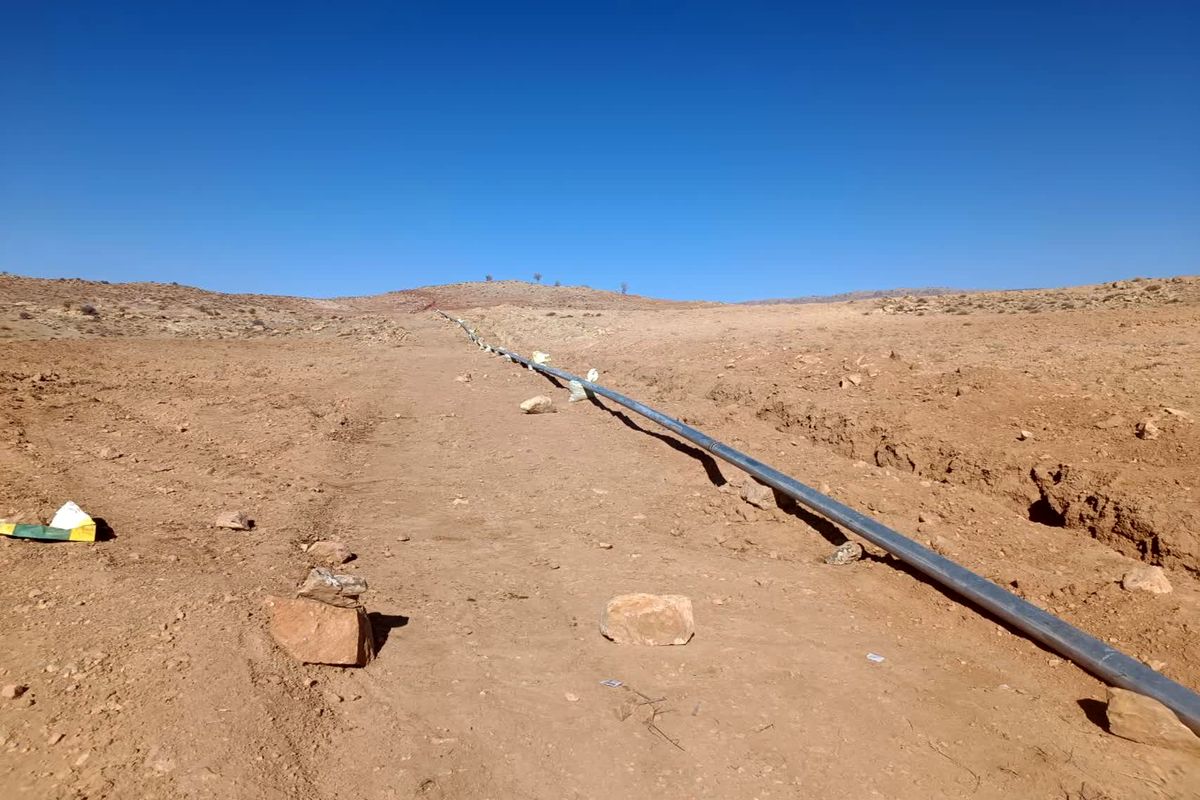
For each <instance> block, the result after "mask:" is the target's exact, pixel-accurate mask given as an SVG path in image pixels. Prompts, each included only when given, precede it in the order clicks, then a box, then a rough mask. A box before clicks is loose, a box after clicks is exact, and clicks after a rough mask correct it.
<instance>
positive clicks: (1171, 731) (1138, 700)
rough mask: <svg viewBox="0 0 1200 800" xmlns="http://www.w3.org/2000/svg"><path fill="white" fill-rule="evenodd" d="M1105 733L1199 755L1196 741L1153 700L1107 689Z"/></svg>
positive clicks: (1119, 690)
mask: <svg viewBox="0 0 1200 800" xmlns="http://www.w3.org/2000/svg"><path fill="white" fill-rule="evenodd" d="M1108 730H1109V732H1110V733H1113V734H1115V735H1117V736H1120V737H1121V738H1122V739H1130V740H1132V741H1135V742H1141V743H1142V744H1149V745H1154V746H1155V747H1169V748H1171V749H1173V750H1183V751H1185V752H1190V753H1195V754H1196V755H1200V737H1197V736H1196V734H1194V733H1192V731H1191V730H1190V729H1189V728H1188V727H1187V726H1186V725H1184V724H1183V723H1182V722H1180V721H1179V718H1178V717H1177V716H1175V712H1173V711H1172V710H1171V709H1169V708H1167V707H1166V706H1164V705H1163V704H1162V703H1160V702H1158V701H1157V700H1155V699H1153V698H1150V697H1146V696H1145V695H1140V694H1138V693H1137V692H1130V691H1128V690H1126V689H1117V688H1116V687H1112V686H1110V687H1109V688H1108Z"/></svg>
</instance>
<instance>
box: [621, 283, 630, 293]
mask: <svg viewBox="0 0 1200 800" xmlns="http://www.w3.org/2000/svg"><path fill="white" fill-rule="evenodd" d="M621 294H629V284H628V283H626V282H625V281H621Z"/></svg>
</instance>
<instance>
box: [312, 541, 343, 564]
mask: <svg viewBox="0 0 1200 800" xmlns="http://www.w3.org/2000/svg"><path fill="white" fill-rule="evenodd" d="M304 552H305V554H307V555H308V558H309V560H310V561H315V562H317V563H319V564H328V565H329V566H331V567H336V566H337V565H338V564H345V563H346V562H347V561H349V560H350V559H352V558H354V553H351V552H350V548H349V547H347V546H346V545H344V544H342V543H341V542H339V541H336V540H334V539H326V540H323V541H320V542H313V543H312V544H310V545H309V546H308V549H307V550H305V551H304Z"/></svg>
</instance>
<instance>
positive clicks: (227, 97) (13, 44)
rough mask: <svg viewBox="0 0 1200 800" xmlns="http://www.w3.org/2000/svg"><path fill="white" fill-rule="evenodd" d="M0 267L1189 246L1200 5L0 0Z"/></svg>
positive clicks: (932, 259)
mask: <svg viewBox="0 0 1200 800" xmlns="http://www.w3.org/2000/svg"><path fill="white" fill-rule="evenodd" d="M0 269H4V270H9V271H12V272H17V273H22V274H32V275H42V276H82V277H89V278H98V279H108V280H114V281H115V280H162V281H171V280H175V281H179V282H181V283H189V284H194V285H199V286H204V287H206V288H213V289H220V290H228V291H261V292H276V293H288V294H305V295H323V296H327V295H339V294H358V293H368V292H377V291H385V290H389V289H395V288H402V287H408V286H414V285H420V284H428V283H442V282H449V281H457V280H480V279H482V277H483V275H484V274H485V273H492V274H494V275H495V276H496V277H497V278H510V277H512V278H524V279H528V278H529V277H530V276H531V275H532V273H534V272H535V271H537V272H541V273H543V274H544V276H545V280H546V281H553V280H555V279H558V280H561V281H563V282H564V283H569V284H575V283H584V284H588V285H591V286H597V287H604V288H615V287H616V286H617V285H618V284H619V283H620V282H621V281H628V282H629V284H630V287H631V290H632V291H635V292H639V293H645V294H650V295H657V296H665V297H698V298H711V299H730V300H739V299H746V298H757V297H772V296H789V295H798V294H810V293H830V292H838V291H845V290H853V289H865V288H884V287H893V286H913V285H931V284H947V285H954V286H967V287H1006V286H1034V285H1042V286H1044V285H1056V284H1068V283H1085V282H1093V281H1101V280H1108V279H1113V278H1119V277H1128V276H1132V275H1139V274H1141V275H1170V274H1180V273H1196V272H1200V4H1197V3H1195V2H1190V3H1171V2H1126V3H1113V2H1104V0H1088V2H1079V3H1058V2H1037V3H1023V2H1011V1H1009V0H1005V1H1004V2H994V3H991V4H989V3H961V2H956V3H946V4H920V3H911V4H910V3H862V4H843V3H820V4H804V3H779V4H759V3H752V2H729V3H725V4H721V5H707V4H699V3H692V2H679V3H651V2H637V3H633V2H629V3H621V2H608V3H597V4H594V5H584V4H582V3H574V2H570V1H569V0H558V2H552V3H545V4H523V3H515V2H513V3H486V4H482V3H481V4H479V5H467V4H453V3H440V2H433V3H405V2H388V3H353V2H340V3H332V2H330V3H320V4H317V3H306V2H288V3H253V2H236V3H231V2H221V1H219V0H215V1H214V0H207V1H206V2H186V3H183V2H173V1H172V0H156V2H147V3H123V2H120V1H119V0H111V1H110V2H79V3H72V2H65V1H64V2H60V1H58V0H55V1H53V2H36V1H34V0H31V1H30V2H24V1H23V0H0Z"/></svg>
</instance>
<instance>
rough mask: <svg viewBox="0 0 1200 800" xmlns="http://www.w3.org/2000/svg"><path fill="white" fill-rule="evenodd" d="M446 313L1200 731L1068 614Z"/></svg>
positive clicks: (1186, 709) (1166, 691)
mask: <svg viewBox="0 0 1200 800" xmlns="http://www.w3.org/2000/svg"><path fill="white" fill-rule="evenodd" d="M438 313H439V314H441V315H442V316H443V317H445V318H446V319H448V320H451V321H452V322H456V323H458V324H459V325H461V326H462V328H463V330H465V331H466V332H467V335H468V336H469V337H470V339H471V341H473V342H475V343H476V344H478V345H479V346H480V347H482V348H484V349H487V350H489V351H491V352H494V353H497V354H499V355H501V356H506V357H507V358H510V359H512V360H513V361H515V362H517V363H518V364H522V365H524V366H526V367H529V368H531V369H534V370H537V371H538V372H540V373H542V374H544V375H550V376H553V377H555V378H557V379H559V380H561V381H578V382H579V383H580V384H582V385H583V387H584V388H585V389H587V390H588V391H590V392H592V393H593V394H597V395H600V396H601V397H606V398H608V399H609V400H612V401H613V402H614V403H617V404H619V405H622V406H624V407H625V408H628V409H629V410H630V411H634V412H636V413H638V414H641V415H642V416H643V417H646V418H647V419H650V420H653V421H654V422H657V423H658V424H659V425H661V426H663V427H664V428H666V429H667V430H669V431H671V432H672V433H674V434H675V435H676V436H679V437H681V438H683V439H686V440H688V441H689V442H691V443H693V444H695V445H698V446H700V447H702V448H704V449H705V450H707V451H708V452H710V453H712V454H713V455H714V456H717V457H718V458H720V459H723V460H724V461H727V462H729V463H730V464H733V465H734V466H735V467H738V468H739V469H742V470H745V471H746V472H748V473H750V474H751V475H753V476H754V477H755V478H757V479H758V480H760V481H762V482H763V483H765V484H767V485H768V486H770V487H772V488H774V489H776V490H778V491H780V492H782V493H783V494H785V495H787V496H788V497H791V498H792V499H794V500H795V501H796V502H798V503H800V504H801V505H803V506H805V507H806V508H809V509H811V510H813V511H815V512H817V513H818V514H820V515H821V516H823V517H825V518H826V519H828V520H831V521H832V522H836V523H837V524H838V525H841V526H842V527H843V528H846V529H847V530H850V531H853V532H854V533H857V534H858V535H859V536H861V537H862V538H864V539H866V540H867V541H868V542H871V543H872V544H874V545H877V546H878V547H881V548H883V549H884V550H886V551H887V552H889V553H891V554H892V555H894V556H895V557H896V558H898V559H900V560H901V561H903V562H904V563H906V564H908V565H909V566H911V567H913V568H914V569H915V570H917V571H918V572H920V573H921V574H922V575H925V576H926V577H927V578H929V579H931V580H933V581H934V582H936V583H938V584H939V585H941V586H944V587H946V588H947V589H950V590H952V591H954V592H955V593H957V594H958V595H960V596H962V597H964V598H966V599H968V600H970V601H971V602H973V603H975V604H976V605H978V606H980V607H981V608H984V609H986V610H987V611H989V612H991V613H992V614H994V615H995V616H997V617H999V618H1000V619H1002V620H1004V621H1005V622H1007V623H1008V624H1009V625H1011V626H1012V627H1014V628H1016V629H1017V630H1019V631H1021V632H1023V633H1025V634H1026V635H1028V636H1029V637H1030V638H1031V639H1033V640H1034V641H1036V642H1039V643H1041V644H1043V645H1045V646H1046V647H1048V648H1049V649H1051V650H1053V651H1054V652H1056V653H1058V654H1059V655H1061V656H1063V657H1064V658H1067V659H1070V660H1071V661H1073V662H1075V663H1076V664H1078V665H1079V666H1080V667H1082V668H1084V669H1085V670H1087V671H1088V672H1090V673H1092V674H1093V675H1095V676H1096V677H1098V678H1100V679H1101V680H1103V681H1104V682H1105V683H1108V684H1109V685H1111V686H1118V687H1120V688H1122V689H1129V690H1130V691H1133V692H1137V693H1138V694H1143V695H1146V696H1148V697H1153V698H1154V699H1155V700H1158V701H1159V702H1161V703H1162V704H1163V705H1165V706H1167V707H1168V708H1170V709H1171V710H1172V711H1174V712H1175V714H1176V716H1178V717H1179V719H1180V720H1182V721H1183V723H1184V724H1185V725H1187V726H1188V727H1189V728H1191V729H1192V731H1194V732H1195V733H1196V734H1197V735H1200V695H1197V694H1196V693H1195V692H1193V691H1192V690H1191V689H1189V688H1188V687H1186V686H1183V685H1182V684H1179V683H1176V682H1175V681H1173V680H1171V679H1170V678H1168V677H1166V676H1165V675H1162V674H1160V673H1158V672H1156V671H1155V670H1153V669H1151V668H1150V667H1148V666H1147V665H1145V664H1143V663H1142V662H1141V661H1138V660H1137V659H1135V658H1131V657H1130V656H1127V655H1125V654H1124V653H1122V652H1121V651H1120V650H1117V649H1115V648H1112V647H1109V646H1108V645H1107V644H1105V643H1104V642H1102V641H1100V640H1099V639H1097V638H1095V637H1094V636H1090V635H1088V634H1086V633H1084V632H1083V631H1081V630H1079V629H1078V628H1076V627H1075V626H1074V625H1072V624H1071V623H1069V622H1067V621H1066V620H1063V619H1059V618H1058V617H1056V616H1054V615H1053V614H1051V613H1049V612H1047V611H1044V610H1043V609H1041V608H1038V607H1037V606H1035V605H1034V604H1033V603H1030V602H1028V601H1026V600H1024V599H1022V598H1020V597H1017V596H1016V595H1015V594H1013V593H1012V592H1010V591H1008V590H1006V589H1004V588H1002V587H1000V586H998V585H996V584H995V583H992V582H991V581H989V580H988V579H986V578H984V577H983V576H981V575H977V574H975V573H974V572H972V571H971V570H969V569H967V568H966V567H963V566H960V565H959V564H956V563H955V562H953V561H951V560H950V559H948V558H945V557H944V556H941V555H939V554H937V553H935V552H934V551H932V550H930V549H929V548H928V547H924V546H923V545H920V544H918V543H917V542H915V541H913V540H912V539H910V538H908V537H907V536H905V535H903V534H901V533H899V532H897V531H894V530H892V529H891V528H889V527H888V526H886V525H884V524H883V523H881V522H879V521H877V520H874V519H871V518H870V517H868V516H866V515H865V514H860V513H859V512H858V511H855V510H854V509H853V508H850V507H849V506H847V505H845V504H843V503H839V502H838V501H837V500H834V499H833V498H832V497H829V496H828V495H825V494H822V493H821V492H818V491H817V490H816V489H813V488H812V487H811V486H806V485H804V484H803V483H800V481H798V480H796V479H795V478H792V477H790V476H788V475H785V474H784V473H782V472H780V471H779V470H777V469H775V468H774V467H771V466H768V465H767V464H764V463H762V462H761V461H759V460H757V459H755V458H751V457H750V456H748V455H746V454H745V453H742V452H741V451H738V450H735V449H733V448H732V447H730V446H729V445H727V444H724V443H722V442H719V441H717V440H716V439H714V438H712V437H711V436H709V435H708V434H706V433H703V432H702V431H699V430H697V429H695V428H693V427H691V426H690V425H685V424H684V423H682V422H680V421H679V420H677V419H675V418H673V417H668V416H667V415H666V414H663V413H662V412H660V411H656V410H655V409H653V408H651V407H649V406H647V405H644V404H642V403H639V402H638V401H637V400H634V399H632V398H629V397H626V396H625V395H623V394H620V393H619V392H614V391H612V390H611V389H607V388H605V387H603V386H601V385H600V384H598V383H591V382H590V381H587V380H584V379H583V378H580V377H578V376H576V375H572V374H571V373H569V372H567V371H565V370H561V369H556V368H554V367H550V366H546V365H545V364H537V363H534V362H533V361H530V360H529V359H527V358H525V357H523V356H521V355H519V354H517V353H513V352H511V351H509V350H505V349H504V348H501V347H491V346H490V345H487V344H486V343H484V342H483V341H482V340H480V338H479V337H478V335H476V333H475V331H473V330H472V329H471V328H470V327H468V326H467V324H466V323H465V322H463V321H462V320H461V319H456V318H454V317H451V316H450V315H449V314H446V313H445V312H443V311H440V310H439V311H438Z"/></svg>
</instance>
